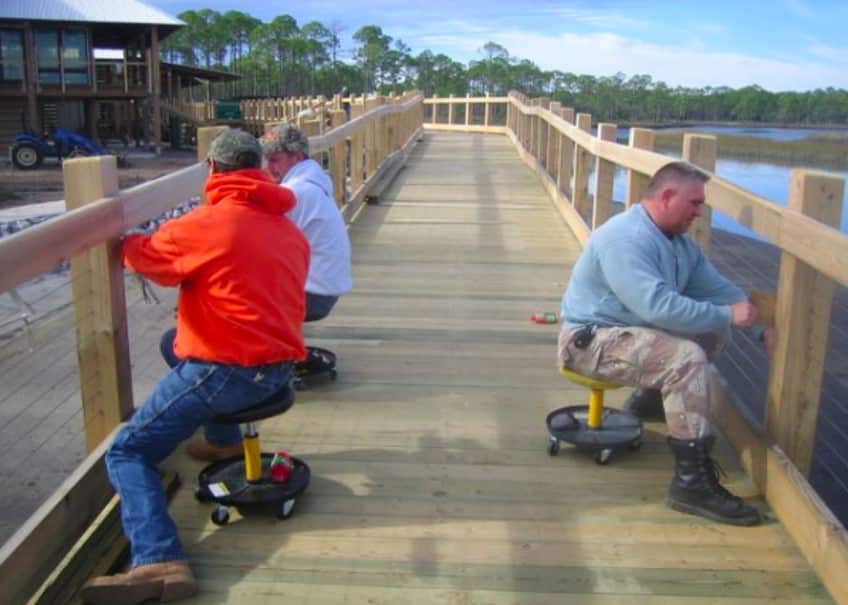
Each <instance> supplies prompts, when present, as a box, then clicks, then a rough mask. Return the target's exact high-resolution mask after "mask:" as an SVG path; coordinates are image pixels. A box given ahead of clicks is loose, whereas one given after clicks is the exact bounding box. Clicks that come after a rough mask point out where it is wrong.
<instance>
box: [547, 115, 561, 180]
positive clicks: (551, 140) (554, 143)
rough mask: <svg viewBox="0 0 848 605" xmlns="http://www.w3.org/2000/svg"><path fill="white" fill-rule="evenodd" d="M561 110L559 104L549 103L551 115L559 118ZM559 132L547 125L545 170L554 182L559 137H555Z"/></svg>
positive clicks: (557, 163)
mask: <svg viewBox="0 0 848 605" xmlns="http://www.w3.org/2000/svg"><path fill="white" fill-rule="evenodd" d="M561 110H562V105H561V104H560V103H551V113H552V114H554V115H555V116H559V112H560V111H561ZM558 134H559V132H558V131H557V129H556V128H554V127H553V126H552V125H551V124H548V133H547V141H548V148H547V149H546V150H545V169H546V170H547V172H548V174H550V175H551V176H552V177H554V180H556V171H557V169H558V167H559V157H558V154H557V152H558V151H559V149H558V148H559V137H558V136H557V135H558Z"/></svg>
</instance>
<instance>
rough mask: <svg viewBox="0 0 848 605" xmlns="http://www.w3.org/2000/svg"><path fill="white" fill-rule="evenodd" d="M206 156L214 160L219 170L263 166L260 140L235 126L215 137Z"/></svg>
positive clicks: (226, 170)
mask: <svg viewBox="0 0 848 605" xmlns="http://www.w3.org/2000/svg"><path fill="white" fill-rule="evenodd" d="M206 157H207V159H209V160H214V162H215V170H216V171H217V172H232V171H234V170H244V169H247V168H261V167H262V147H260V145H259V141H257V140H256V139H255V138H254V136H253V135H252V134H250V133H248V132H245V131H244V130H238V129H234V128H230V129H228V130H225V131H224V132H222V133H221V134H219V135H218V136H217V137H215V140H214V141H212V144H211V145H210V146H209V154H208V155H207V156H206Z"/></svg>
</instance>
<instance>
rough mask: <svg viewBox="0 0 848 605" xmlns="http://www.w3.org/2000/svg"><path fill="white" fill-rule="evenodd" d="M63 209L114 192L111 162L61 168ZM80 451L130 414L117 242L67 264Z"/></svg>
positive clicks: (71, 163) (115, 180) (126, 338)
mask: <svg viewBox="0 0 848 605" xmlns="http://www.w3.org/2000/svg"><path fill="white" fill-rule="evenodd" d="M62 173H63V177H64V182H65V204H66V206H67V208H68V209H74V208H79V207H81V206H84V205H86V204H90V203H92V202H96V201H98V200H100V199H101V198H103V197H106V196H108V195H113V194H115V193H116V192H117V191H118V167H117V163H116V160H115V157H114V156H101V157H93V158H80V159H74V160H67V161H65V162H64V163H63V164H62ZM71 286H72V290H73V297H74V312H75V317H76V333H77V356H78V358H79V374H80V376H83V375H90V376H93V377H94V378H93V380H81V381H80V382H81V384H80V389H81V395H82V406H83V417H84V422H85V436H86V446H87V447H88V450H89V451H91V450H93V449H94V448H96V447H97V446H98V445H99V444H100V442H101V441H103V439H105V438H106V436H107V435H108V434H109V433H110V432H111V431H112V429H114V428H115V427H116V426H118V424H120V423H121V421H123V420H124V419H125V418H127V417H128V416H129V415H130V414H131V413H132V410H133V398H132V374H131V371H130V355H129V336H128V333H127V316H126V312H127V310H126V299H125V293H124V270H123V266H122V264H121V256H120V245H119V242H118V241H117V239H111V240H106V241H104V242H103V243H101V244H100V245H98V246H95V247H94V248H92V249H90V250H88V251H87V252H85V253H83V254H81V255H79V256H77V257H75V258H72V259H71Z"/></svg>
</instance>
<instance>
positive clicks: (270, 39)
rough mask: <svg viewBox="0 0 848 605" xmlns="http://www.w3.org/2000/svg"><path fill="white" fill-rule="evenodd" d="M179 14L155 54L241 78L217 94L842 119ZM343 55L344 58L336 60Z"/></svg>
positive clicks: (316, 27)
mask: <svg viewBox="0 0 848 605" xmlns="http://www.w3.org/2000/svg"><path fill="white" fill-rule="evenodd" d="M178 17H179V18H180V19H181V20H182V21H184V22H185V23H186V27H184V28H181V29H180V30H178V31H177V32H176V33H174V34H172V35H171V36H169V37H168V38H166V39H165V41H164V43H163V44H162V58H163V59H164V60H165V61H171V62H178V63H182V64H185V65H194V66H203V67H206V68H210V69H223V70H227V71H232V72H235V73H237V74H239V75H240V76H241V78H240V80H239V81H238V82H234V83H230V84H227V85H226V86H225V87H224V88H223V90H219V91H218V93H219V94H222V95H226V96H232V97H239V98H249V97H267V96H305V95H317V94H323V95H325V96H328V97H329V96H332V95H333V94H335V93H337V92H339V91H340V90H342V89H343V88H345V89H347V90H348V91H350V92H351V93H352V94H362V93H363V92H374V91H378V92H380V93H382V94H387V93H389V92H395V93H400V92H403V91H405V90H412V89H415V90H420V91H422V92H423V93H424V94H425V95H427V96H432V95H438V96H448V95H451V94H453V95H457V96H465V95H466V94H471V95H483V94H486V93H488V94H490V95H492V96H502V95H506V94H507V93H508V92H509V91H510V90H518V91H520V92H522V93H524V94H526V95H528V96H530V97H542V96H544V97H549V98H551V99H552V100H554V101H559V102H561V103H562V104H563V105H564V106H569V107H574V108H575V109H576V110H577V111H582V112H587V113H591V114H592V115H593V116H594V117H595V118H596V119H598V120H604V121H613V122H657V123H659V122H669V121H745V122H784V123H795V124H805V123H806V124H813V123H816V124H822V123H827V124H840V123H848V91H846V90H844V89H835V88H826V89H816V90H813V91H807V92H793V91H785V92H771V91H768V90H765V89H763V88H762V87H760V86H757V85H752V86H746V87H744V88H738V89H733V88H729V87H724V86H722V87H709V86H707V87H702V88H694V87H684V86H676V87H671V86H668V85H667V84H666V83H665V82H662V81H655V80H654V79H653V78H652V77H651V76H650V75H645V74H636V75H632V76H630V77H627V76H626V75H625V74H623V73H616V74H614V75H611V76H600V77H597V76H592V75H587V74H574V73H570V72H563V71H559V70H550V71H548V70H543V69H540V68H539V66H537V65H536V64H535V63H533V62H532V61H529V60H527V59H521V58H519V57H516V56H514V55H512V54H510V52H509V51H508V50H507V49H506V48H504V47H503V46H501V45H499V44H497V43H495V42H488V43H487V44H485V45H484V46H483V48H481V49H480V59H478V60H475V61H470V62H469V63H468V64H467V65H464V64H463V63H460V62H458V61H455V60H453V59H451V58H450V57H448V56H447V55H444V54H441V53H439V54H434V53H432V52H431V51H429V50H425V51H423V52H420V53H418V54H417V55H414V54H412V53H411V51H410V48H409V47H408V46H407V45H406V44H405V43H404V42H403V41H402V40H400V39H396V38H392V36H390V35H388V34H386V33H385V32H383V30H382V28H381V27H379V26H377V25H366V26H364V27H361V28H360V29H358V30H357V31H356V32H354V33H353V36H352V38H353V41H354V45H355V46H354V48H352V49H343V48H342V43H341V39H342V38H341V36H342V34H343V33H344V28H343V27H342V26H341V25H340V24H339V23H338V22H335V21H333V22H330V23H328V24H323V23H320V22H318V21H310V22H308V23H305V24H303V25H298V23H297V20H296V19H295V18H294V17H292V16H291V15H280V16H278V17H275V18H274V19H272V20H271V21H269V22H267V23H266V22H263V21H261V20H260V19H257V18H255V17H252V16H251V15H249V14H247V13H244V12H242V11H227V12H224V13H221V12H218V11H214V10H211V9H202V10H196V11H195V10H190V11H186V12H183V13H180V14H179V15H178ZM349 51H352V52H350V53H349ZM348 53H349V54H350V59H352V60H342V56H343V55H344V54H348ZM219 86H223V85H219Z"/></svg>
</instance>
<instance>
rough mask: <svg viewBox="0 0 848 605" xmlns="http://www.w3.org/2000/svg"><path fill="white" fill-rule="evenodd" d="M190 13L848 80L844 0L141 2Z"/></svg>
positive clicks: (698, 74)
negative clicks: (235, 13)
mask: <svg viewBox="0 0 848 605" xmlns="http://www.w3.org/2000/svg"><path fill="white" fill-rule="evenodd" d="M144 1H145V2H146V3H147V4H150V5H153V6H155V7H157V8H159V9H161V10H163V11H164V12H166V13H168V14H170V15H174V16H176V15H177V14H179V13H180V12H182V11H185V10H192V9H193V10H199V9H203V8H210V9H213V10H217V11H220V12H225V11H227V10H241V11H244V12H246V13H248V14H251V15H252V16H254V17H256V18H258V19H261V20H263V21H265V22H268V21H271V20H272V19H273V18H274V17H275V16H277V15H282V14H289V15H291V16H292V17H294V18H295V19H296V20H297V22H298V25H304V24H305V23H308V22H309V21H320V22H321V23H323V24H324V25H326V26H330V24H336V25H337V26H339V27H340V28H341V29H342V31H343V34H342V38H343V42H342V46H343V50H346V51H347V54H346V56H347V57H348V58H349V57H350V55H351V51H352V49H353V47H354V42H353V40H352V39H351V36H352V35H353V33H354V32H356V30H357V29H359V28H360V27H362V26H363V25H378V26H380V27H381V28H382V29H383V33H385V34H387V35H389V36H391V37H392V38H394V39H397V38H400V39H401V40H403V41H404V42H405V43H406V44H407V45H408V46H409V47H410V48H411V51H412V54H414V55H417V54H418V53H420V52H421V51H423V50H427V49H429V50H430V51H432V52H433V53H436V54H438V53H444V54H446V55H448V56H449V57H451V58H452V59H455V60H457V61H460V62H462V63H465V64H467V63H468V62H469V61H473V60H478V59H481V58H483V54H482V51H481V49H482V47H483V45H484V44H486V43H487V42H489V41H491V42H496V43H497V44H500V45H501V46H503V47H505V48H506V49H507V50H508V51H509V53H510V55H511V56H514V57H517V58H519V59H530V60H531V61H533V62H534V63H536V64H537V65H538V66H539V67H541V68H542V69H546V70H552V69H558V70H560V71H564V72H572V73H576V74H590V75H593V76H609V75H613V74H615V73H617V72H621V73H624V74H625V75H626V76H628V77H629V76H632V75H635V74H647V75H650V76H651V77H652V78H653V79H654V80H655V81H659V80H662V81H664V82H665V83H666V84H668V85H670V86H678V85H679V86H694V87H703V86H730V87H733V88H739V87H742V86H747V85H750V84H757V85H759V86H762V87H763V88H765V89H767V90H771V91H784V90H798V91H804V90H812V89H815V88H827V87H834V88H848V36H847V35H846V28H848V1H846V0H758V1H755V0H700V1H695V0H676V1H675V0H654V1H650V0H594V1H585V2H583V1H574V2H567V1H563V2H553V1H545V0H534V1H532V2H516V1H511V2H510V1H503V0H461V1H456V0H454V1H452V2H451V1H448V0H423V1H420V0H419V1H416V0H412V1H405V2H404V1H400V2H399V1H398V0H391V1H390V0H373V1H369V0H362V1H356V0H303V1H301V2H273V1H267V0H266V1H265V2H258V3H256V4H250V5H249V6H248V7H246V6H245V3H244V2H239V1H238V0H144Z"/></svg>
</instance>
